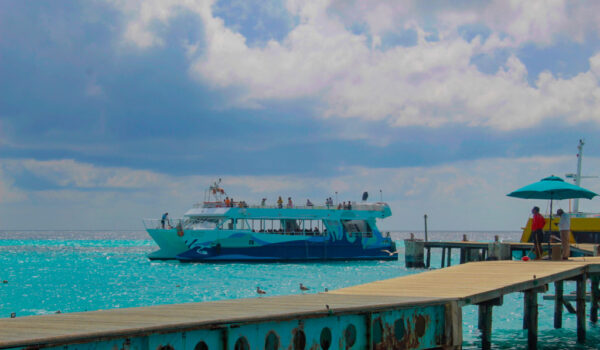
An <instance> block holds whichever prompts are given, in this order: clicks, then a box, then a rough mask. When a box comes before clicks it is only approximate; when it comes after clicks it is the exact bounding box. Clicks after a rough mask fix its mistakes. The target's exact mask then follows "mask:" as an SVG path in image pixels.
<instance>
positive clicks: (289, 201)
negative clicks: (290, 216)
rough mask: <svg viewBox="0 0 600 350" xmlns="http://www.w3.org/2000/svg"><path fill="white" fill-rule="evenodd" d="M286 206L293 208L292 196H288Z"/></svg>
mask: <svg viewBox="0 0 600 350" xmlns="http://www.w3.org/2000/svg"><path fill="white" fill-rule="evenodd" d="M287 207H288V208H293V207H294V203H292V197H288V202H287Z"/></svg>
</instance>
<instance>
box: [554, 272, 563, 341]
mask: <svg viewBox="0 0 600 350" xmlns="http://www.w3.org/2000/svg"><path fill="white" fill-rule="evenodd" d="M554 290H555V296H554V328H556V329H558V328H562V311H563V293H564V282H563V281H556V282H554Z"/></svg>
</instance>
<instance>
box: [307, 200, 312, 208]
mask: <svg viewBox="0 0 600 350" xmlns="http://www.w3.org/2000/svg"><path fill="white" fill-rule="evenodd" d="M306 206H307V207H312V206H313V204H312V202H311V201H310V199H307V200H306Z"/></svg>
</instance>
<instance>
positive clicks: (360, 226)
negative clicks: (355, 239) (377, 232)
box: [342, 220, 373, 237]
mask: <svg viewBox="0 0 600 350" xmlns="http://www.w3.org/2000/svg"><path fill="white" fill-rule="evenodd" d="M342 225H344V231H346V232H348V233H349V234H350V235H354V236H362V237H373V230H372V229H371V226H370V225H369V223H368V222H366V221H365V220H342Z"/></svg>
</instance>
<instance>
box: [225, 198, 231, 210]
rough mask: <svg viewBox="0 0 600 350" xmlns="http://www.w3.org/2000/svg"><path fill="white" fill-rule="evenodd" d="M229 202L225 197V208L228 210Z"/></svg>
mask: <svg viewBox="0 0 600 350" xmlns="http://www.w3.org/2000/svg"><path fill="white" fill-rule="evenodd" d="M230 203H231V202H230V201H229V197H225V207H227V208H229V204H230Z"/></svg>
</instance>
